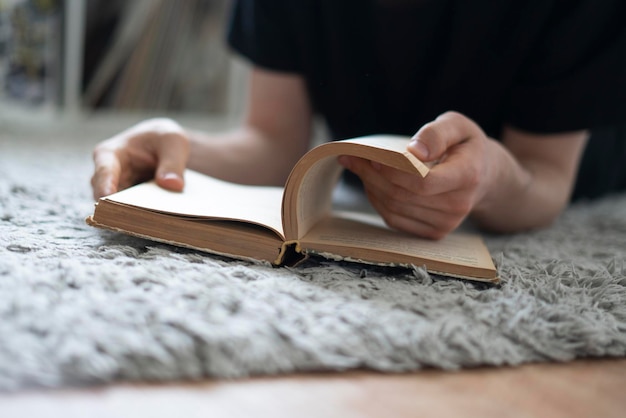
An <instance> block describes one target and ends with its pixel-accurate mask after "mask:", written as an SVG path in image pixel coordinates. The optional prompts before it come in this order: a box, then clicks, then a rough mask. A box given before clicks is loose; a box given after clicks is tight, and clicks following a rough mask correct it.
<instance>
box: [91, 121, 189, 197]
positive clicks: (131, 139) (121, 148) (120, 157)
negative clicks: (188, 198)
mask: <svg viewBox="0 0 626 418" xmlns="http://www.w3.org/2000/svg"><path fill="white" fill-rule="evenodd" d="M189 147H190V144H189V138H188V136H187V133H186V132H185V130H184V129H183V128H182V127H181V126H180V125H179V124H178V123H176V122H175V121H173V120H171V119H166V118H158V119H148V120H145V121H143V122H140V123H138V124H137V125H134V126H132V127H131V128H129V129H126V130H125V131H123V132H121V133H119V134H117V135H115V136H113V137H111V138H109V139H107V140H104V141H102V142H101V143H100V144H98V145H97V146H96V148H95V149H94V152H93V161H94V164H95V168H94V174H93V176H92V178H91V187H92V189H93V196H94V198H95V199H99V198H100V197H102V196H106V195H109V194H111V193H115V192H117V191H119V190H122V189H125V188H127V187H130V186H132V185H134V184H137V183H139V182H142V181H146V180H150V179H152V178H154V179H155V180H156V182H157V184H158V185H159V186H161V187H163V188H166V189H169V190H174V191H181V190H182V189H183V187H184V179H183V172H184V170H185V167H186V165H187V160H188V158H189Z"/></svg>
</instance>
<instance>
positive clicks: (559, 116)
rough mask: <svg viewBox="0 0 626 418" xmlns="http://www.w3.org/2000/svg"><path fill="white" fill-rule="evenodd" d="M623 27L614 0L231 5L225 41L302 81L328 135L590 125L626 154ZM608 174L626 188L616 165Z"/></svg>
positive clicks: (311, 0) (254, 0)
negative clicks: (458, 117)
mask: <svg viewBox="0 0 626 418" xmlns="http://www.w3.org/2000/svg"><path fill="white" fill-rule="evenodd" d="M625 21H626V2H624V1H623V0H600V1H598V0H526V1H514V0H500V1H493V0H297V1H294V0H239V1H237V3H236V4H235V6H234V9H233V14H232V19H231V25H230V29H229V34H228V39H229V42H230V45H231V46H232V47H233V48H234V49H235V50H237V51H238V52H240V53H241V54H243V55H244V56H246V57H247V58H248V59H250V60H251V61H252V62H253V63H254V64H255V65H258V66H260V67H264V68H267V69H272V70H276V71H284V72H295V73H299V74H301V75H303V76H304V78H305V80H306V83H307V88H308V93H309V95H310V98H311V101H312V105H313V108H314V109H315V110H316V111H317V112H318V113H319V114H321V115H322V116H323V117H324V118H325V119H326V122H327V124H328V126H329V129H330V132H331V134H332V135H333V138H334V139H340V138H348V137H354V136H359V135H366V134H374V133H395V134H402V135H412V134H414V133H415V132H416V131H417V130H418V129H419V128H420V127H421V126H422V125H423V124H424V123H426V122H429V121H431V120H433V119H434V118H435V117H436V116H437V115H439V114H441V113H443V112H445V111H447V110H456V111H459V112H461V113H463V114H465V115H467V116H469V117H470V118H472V119H473V120H475V121H476V122H477V123H478V124H479V125H480V126H481V127H482V128H483V129H484V130H485V132H486V133H487V134H488V135H490V136H492V137H495V138H497V137H499V134H500V131H501V129H502V126H503V125H504V124H510V125H513V126H515V127H517V128H520V129H523V130H527V131H531V132H543V133H549V132H561V131H571V130H578V129H593V130H594V133H596V132H601V133H602V134H603V137H605V140H606V139H607V138H608V139H610V138H613V139H614V140H613V141H612V143H613V145H611V146H609V148H610V150H609V152H610V153H611V154H612V155H613V157H612V158H614V156H615V149H614V148H615V147H617V148H619V149H620V150H621V152H622V158H626V151H625V149H624V148H625V147H624V143H623V141H622V140H621V138H619V135H618V134H616V132H618V130H619V129H620V128H619V127H617V125H620V124H621V125H624V124H626V24H624V22H625ZM613 127H616V128H615V129H613ZM594 136H597V135H594ZM597 141H599V139H592V141H591V142H590V145H591V144H593V143H594V142H597ZM605 147H606V143H605ZM589 148H593V146H590V147H589ZM587 154H589V155H591V154H593V152H591V151H590V152H588V153H587ZM594 159H595V160H598V157H597V156H596V157H594ZM621 161H622V162H621V164H619V165H620V167H622V166H626V159H624V160H621ZM606 164H607V161H603V162H602V164H601V165H600V167H593V164H592V166H591V167H588V166H589V162H587V161H584V162H583V169H585V167H588V168H590V169H592V170H593V169H598V168H602V167H606ZM596 174H597V173H596ZM583 176H586V174H583V175H582V176H581V179H580V180H586V179H583V178H582V177H583ZM606 176H610V177H612V179H606V180H607V181H614V182H617V183H618V184H617V185H614V186H615V187H614V186H611V188H619V184H621V183H622V182H623V186H624V187H626V169H623V168H622V169H621V174H620V173H619V172H608V173H606ZM606 176H605V177H606ZM620 176H623V177H624V178H623V179H619V178H618V179H617V180H616V179H615V177H620ZM594 181H596V182H599V181H600V180H599V179H598V178H596V179H595V180H594ZM579 183H580V181H579ZM605 183H606V182H605V181H603V183H602V184H595V185H593V187H595V188H597V187H600V186H601V187H603V188H606V185H605ZM581 187H582V186H577V192H576V193H577V195H590V194H593V193H591V192H586V191H584V190H583V191H582V192H581V191H580V190H579V189H581ZM582 188H583V189H584V188H585V187H582ZM587 188H588V187H587Z"/></svg>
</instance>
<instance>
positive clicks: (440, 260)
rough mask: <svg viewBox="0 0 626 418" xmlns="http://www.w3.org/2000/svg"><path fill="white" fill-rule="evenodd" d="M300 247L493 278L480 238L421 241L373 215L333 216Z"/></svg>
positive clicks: (455, 236) (461, 235)
mask: <svg viewBox="0 0 626 418" xmlns="http://www.w3.org/2000/svg"><path fill="white" fill-rule="evenodd" d="M301 245H302V246H303V247H304V248H308V249H314V250H316V251H318V252H325V251H326V252H329V253H333V252H335V254H341V255H343V256H346V257H351V258H354V259H363V260H370V261H377V262H381V263H399V264H417V265H420V264H422V263H423V264H426V265H429V263H430V262H436V263H435V264H434V266H436V268H435V269H439V271H455V268H450V267H448V266H460V267H461V268H460V269H456V271H457V273H458V274H466V275H471V274H470V273H468V272H471V271H472V270H475V271H481V270H485V271H487V270H488V271H492V270H493V271H494V274H495V267H494V265H493V261H492V259H491V255H490V253H489V251H488V250H487V248H486V247H485V245H484V243H483V241H482V238H481V237H480V236H478V235H474V234H465V233H452V234H450V235H448V236H447V237H445V238H444V239H442V240H439V241H433V240H428V239H422V238H418V237H416V236H414V235H411V234H408V233H404V232H399V231H396V230H392V229H390V228H389V227H387V226H386V225H385V223H384V221H383V220H382V218H380V216H378V215H376V214H364V213H355V212H333V214H332V216H328V217H326V218H325V219H323V220H322V221H320V222H319V223H318V224H316V225H315V226H314V227H313V228H312V229H311V230H310V231H309V232H308V233H307V234H306V235H305V236H304V237H303V238H302V239H301ZM431 264H432V263H431Z"/></svg>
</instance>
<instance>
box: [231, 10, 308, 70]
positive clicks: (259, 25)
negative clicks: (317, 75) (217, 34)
mask: <svg viewBox="0 0 626 418" xmlns="http://www.w3.org/2000/svg"><path fill="white" fill-rule="evenodd" d="M291 21H292V19H290V17H289V16H288V10H287V9H286V7H285V4H284V3H283V1H280V0H237V1H235V3H234V5H233V8H232V11H231V16H230V22H229V27H228V33H227V40H228V44H229V46H230V47H231V48H233V49H234V50H235V51H236V52H238V53H240V54H241V55H243V56H244V57H246V58H247V59H249V60H250V61H252V62H253V63H254V64H256V65H258V66H260V67H264V68H267V69H271V70H276V71H284V72H299V71H300V68H299V65H298V62H297V56H298V53H297V50H296V49H297V48H296V45H295V42H294V41H293V39H294V34H293V33H291V29H290V22H291Z"/></svg>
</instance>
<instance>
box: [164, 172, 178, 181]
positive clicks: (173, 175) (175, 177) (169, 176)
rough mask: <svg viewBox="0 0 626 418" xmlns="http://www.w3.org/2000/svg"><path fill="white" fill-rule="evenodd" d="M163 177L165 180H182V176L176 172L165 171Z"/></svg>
mask: <svg viewBox="0 0 626 418" xmlns="http://www.w3.org/2000/svg"><path fill="white" fill-rule="evenodd" d="M161 178H162V179H163V180H180V176H179V175H178V174H176V173H163V175H161Z"/></svg>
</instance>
